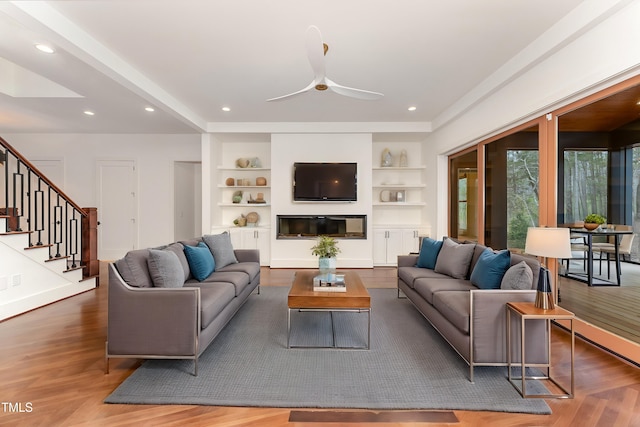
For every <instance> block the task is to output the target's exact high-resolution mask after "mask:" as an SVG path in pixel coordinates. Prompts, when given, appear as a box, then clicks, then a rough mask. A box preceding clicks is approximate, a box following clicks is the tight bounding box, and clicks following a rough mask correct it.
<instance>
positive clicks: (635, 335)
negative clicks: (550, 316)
mask: <svg viewBox="0 0 640 427" xmlns="http://www.w3.org/2000/svg"><path fill="white" fill-rule="evenodd" d="M603 264H604V265H603V266H602V267H603V273H604V276H603V278H605V279H606V263H603ZM594 267H595V270H594V271H596V272H597V271H598V263H597V262H594ZM611 267H612V277H613V280H615V267H614V265H613V262H612V263H611ZM581 270H582V261H580V262H575V261H573V262H572V263H571V271H572V272H573V271H581ZM621 271H622V276H621V278H622V279H621V286H591V287H590V286H587V284H586V283H583V282H580V281H577V280H573V279H570V278H566V277H562V276H560V278H559V281H558V286H559V287H558V289H559V290H560V298H561V301H560V304H559V305H560V306H562V307H563V308H566V309H567V310H569V311H571V312H573V313H574V314H575V315H576V317H578V318H580V319H583V320H584V321H586V322H589V323H591V324H593V325H595V326H598V327H600V328H602V329H605V330H607V331H610V332H613V333H614V334H616V335H619V336H621V337H624V338H626V339H628V340H631V341H633V342H637V343H640V265H637V264H631V263H626V262H623V263H622V268H621Z"/></svg>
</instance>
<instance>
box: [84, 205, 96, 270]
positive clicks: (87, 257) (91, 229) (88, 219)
mask: <svg viewBox="0 0 640 427" xmlns="http://www.w3.org/2000/svg"><path fill="white" fill-rule="evenodd" d="M83 209H84V210H85V212H86V213H87V215H86V216H83V217H82V264H83V266H84V267H83V274H84V276H85V277H91V276H96V277H98V276H99V275H100V261H99V260H98V209H97V208H83Z"/></svg>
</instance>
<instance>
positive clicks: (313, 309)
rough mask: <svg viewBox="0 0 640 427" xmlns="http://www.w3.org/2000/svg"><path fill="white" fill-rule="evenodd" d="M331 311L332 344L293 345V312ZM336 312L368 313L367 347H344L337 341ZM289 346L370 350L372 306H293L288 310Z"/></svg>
mask: <svg viewBox="0 0 640 427" xmlns="http://www.w3.org/2000/svg"><path fill="white" fill-rule="evenodd" d="M292 311H299V312H329V313H330V314H331V335H332V337H333V345H332V346H300V345H291V312H292ZM334 312H348V313H367V346H366V347H342V346H338V345H337V344H336V343H337V341H336V330H335V326H334V324H333V313H334ZM287 348H310V349H313V348H316V349H318V348H334V349H340V350H370V349H371V308H358V309H353V308H344V309H343V308H291V307H289V309H288V310H287Z"/></svg>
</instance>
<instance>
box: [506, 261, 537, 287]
mask: <svg viewBox="0 0 640 427" xmlns="http://www.w3.org/2000/svg"><path fill="white" fill-rule="evenodd" d="M532 287H533V271H531V267H529V266H528V265H527V263H526V262H524V261H520V262H519V263H517V264H515V265H512V266H511V267H509V269H508V270H507V272H506V273H504V277H503V278H502V283H501V284H500V289H532Z"/></svg>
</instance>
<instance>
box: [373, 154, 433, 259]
mask: <svg viewBox="0 0 640 427" xmlns="http://www.w3.org/2000/svg"><path fill="white" fill-rule="evenodd" d="M385 148H388V149H389V150H391V153H392V154H393V157H394V165H393V166H388V167H384V166H374V167H373V168H372V186H371V187H372V200H373V201H372V204H373V218H372V229H373V230H372V231H373V233H372V234H373V248H374V250H373V264H374V265H378V266H393V265H396V264H397V257H398V255H404V254H408V253H409V252H416V251H417V250H418V249H419V248H418V242H419V240H420V236H425V235H428V234H429V233H430V228H429V227H426V226H424V225H423V224H422V218H423V215H424V207H425V206H426V203H425V197H424V193H425V191H426V190H427V188H428V186H427V183H426V182H425V178H424V176H425V173H424V171H425V168H426V166H424V165H422V164H420V159H421V150H422V146H421V144H420V143H401V142H397V143H381V142H374V145H373V156H374V157H373V164H374V165H380V163H381V162H380V160H381V157H382V152H383V150H384V149H385ZM402 150H406V152H407V158H408V163H409V164H408V165H407V166H402V167H401V166H399V157H400V152H401V151H402ZM396 193H400V194H401V196H402V197H401V199H402V200H401V201H396V200H395V199H396V198H397V196H396Z"/></svg>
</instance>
